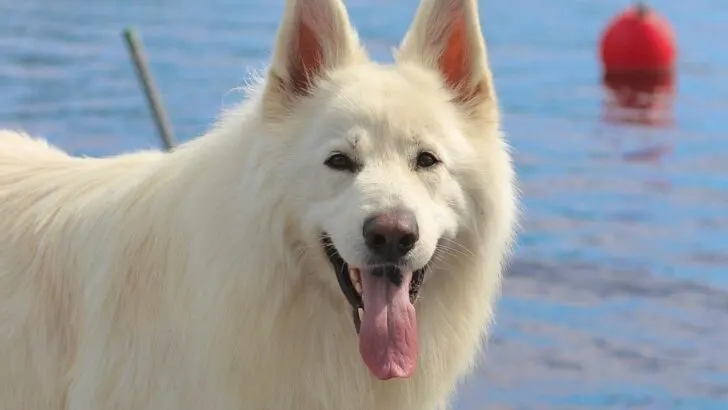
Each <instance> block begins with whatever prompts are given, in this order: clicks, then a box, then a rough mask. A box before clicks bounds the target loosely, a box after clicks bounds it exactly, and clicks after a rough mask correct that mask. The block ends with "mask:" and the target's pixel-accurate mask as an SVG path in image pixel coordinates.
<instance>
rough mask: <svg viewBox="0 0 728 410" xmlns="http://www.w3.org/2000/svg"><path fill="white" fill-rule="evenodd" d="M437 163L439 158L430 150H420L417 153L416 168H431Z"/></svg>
mask: <svg viewBox="0 0 728 410" xmlns="http://www.w3.org/2000/svg"><path fill="white" fill-rule="evenodd" d="M439 163H440V160H439V159H437V157H436V156H435V155H434V154H433V153H431V152H427V151H425V152H420V153H419V154H418V155H417V168H420V169H424V168H432V167H434V166H435V165H437V164H439Z"/></svg>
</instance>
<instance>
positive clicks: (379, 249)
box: [362, 209, 420, 263]
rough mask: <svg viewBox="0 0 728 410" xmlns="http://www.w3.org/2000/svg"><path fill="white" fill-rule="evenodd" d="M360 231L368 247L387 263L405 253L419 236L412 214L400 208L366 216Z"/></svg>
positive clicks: (413, 245) (392, 261) (395, 260)
mask: <svg viewBox="0 0 728 410" xmlns="http://www.w3.org/2000/svg"><path fill="white" fill-rule="evenodd" d="M362 233H363V235H364V241H365V242H366V244H367V246H368V247H369V249H370V250H371V251H372V252H373V253H374V254H375V255H376V256H377V257H379V258H381V259H382V261H383V262H388V263H395V262H397V261H398V260H399V259H400V258H402V257H403V256H405V255H407V253H408V252H409V251H411V250H412V248H414V247H415V244H416V243H417V240H418V239H419V238H420V234H419V229H418V228H417V219H415V216H414V214H413V213H412V212H409V211H405V210H402V209H396V210H392V211H389V212H384V213H381V214H377V215H373V216H371V217H369V218H367V220H365V221H364V228H363V232H362Z"/></svg>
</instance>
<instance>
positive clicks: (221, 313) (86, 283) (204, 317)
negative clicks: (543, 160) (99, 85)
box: [0, 0, 517, 410]
mask: <svg viewBox="0 0 728 410" xmlns="http://www.w3.org/2000/svg"><path fill="white" fill-rule="evenodd" d="M476 10H477V8H476V4H475V0H425V1H424V2H423V4H422V5H421V7H420V9H419V11H418V14H417V17H416V18H415V22H414V23H413V27H412V29H411V30H410V32H409V34H408V35H407V37H406V39H405V41H404V42H403V44H402V46H401V47H400V50H399V52H398V54H397V57H396V63H395V64H393V65H390V66H382V65H377V64H375V63H372V62H370V61H369V60H368V59H367V57H366V54H365V52H364V50H363V49H362V48H361V46H359V43H358V40H357V37H356V34H355V33H354V31H353V30H352V29H351V27H350V26H349V23H348V18H347V15H346V12H345V10H344V7H343V4H341V2H340V0H298V1H289V2H288V4H287V7H286V11H285V15H284V19H283V23H282V26H281V30H280V32H279V36H278V42H277V44H276V49H275V50H276V51H275V53H274V57H273V61H272V63H271V68H270V70H269V73H268V76H267V78H266V79H265V81H264V83H263V85H262V87H260V88H258V89H257V91H255V92H254V93H253V94H252V95H251V96H250V98H249V100H248V102H246V103H244V104H243V106H242V107H240V108H239V109H236V110H234V111H232V112H229V113H226V115H224V118H223V119H222V120H221V121H220V122H219V123H218V124H217V125H216V126H215V127H214V128H213V129H212V130H211V131H209V132H208V133H207V135H204V136H202V137H200V138H198V139H196V140H194V141H191V142H189V143H187V144H184V145H182V146H180V147H179V148H178V149H175V150H174V151H173V152H171V153H166V154H165V153H160V152H139V153H131V154H127V155H120V156H116V157H110V158H97V159H90V158H73V157H70V156H67V155H66V154H64V153H63V152H61V151H59V150H56V149H54V148H52V147H50V146H48V145H47V144H46V143H44V142H42V141H38V140H34V139H31V137H29V136H26V135H24V134H21V133H14V132H11V131H0V408H1V409H8V410H55V409H70V410H100V409H105V410H122V409H123V410H144V409H154V410H193V409H194V410H199V409H216V410H240V409H271V410H280V409H301V410H309V409H310V410H313V409H316V410H321V409H331V410H342V409H347V410H360V409H361V410H372V409H393V410H394V409H396V410H430V409H436V408H445V407H446V406H447V403H448V401H449V399H450V397H451V396H452V394H453V392H454V390H455V387H456V384H457V382H458V381H459V380H460V379H461V377H462V376H464V375H466V374H467V373H468V372H469V370H470V369H471V368H472V367H473V365H474V363H475V359H476V358H477V356H478V354H479V350H480V347H481V344H482V342H483V339H484V336H485V334H486V329H487V327H488V324H489V323H490V322H491V320H492V317H493V307H494V302H495V300H496V298H497V295H498V290H499V287H500V280H501V270H502V267H503V265H504V263H505V259H506V256H507V253H508V250H509V248H510V245H511V242H512V239H513V238H512V237H513V229H514V224H515V219H516V204H517V202H516V199H515V188H514V181H513V178H514V176H513V171H512V167H511V162H510V157H509V154H508V152H507V149H506V144H505V142H504V141H503V139H502V136H501V134H500V132H499V130H498V127H499V118H498V108H497V102H496V99H495V91H494V88H493V84H492V79H491V75H490V71H489V68H488V62H487V57H486V53H485V48H484V43H483V40H482V38H481V34H480V25H479V22H478V16H477V12H476ZM452 16H460V17H462V18H463V19H464V20H460V21H461V22H462V21H465V23H466V25H467V39H468V41H469V42H468V43H467V44H468V45H469V47H467V48H466V49H465V54H464V58H465V59H464V60H463V64H466V65H467V66H466V67H465V68H466V69H467V70H466V71H463V72H465V73H466V74H465V75H464V76H461V77H457V79H458V80H462V81H460V82H459V83H458V86H457V87H456V86H454V85H453V84H450V85H448V83H447V82H446V81H443V78H444V74H442V73H443V72H445V71H446V70H445V68H447V67H445V68H443V67H441V66H439V65H438V56H439V55H440V54H442V53H443V52H444V51H443V50H444V49H446V48H447V47H449V45H448V44H443V42H442V40H441V39H442V38H443V35H442V34H443V33H444V32H447V30H448V29H449V26H450V25H451V24H455V23H454V22H455V21H456V20H455V19H454V18H453V17H452ZM302 24H303V25H306V24H307V25H308V26H307V27H309V28H313V30H314V32H315V34H316V38H317V39H318V40H317V41H318V43H317V44H318V46H320V50H319V51H321V58H320V59H319V60H316V61H315V66H312V67H308V68H310V69H311V70H310V72H309V73H308V76H303V77H301V78H304V79H306V81H304V83H303V86H302V87H303V89H304V91H305V93H304V94H306V95H300V94H297V93H296V92H292V90H293V88H292V86H291V79H292V78H293V75H294V74H296V73H295V70H296V69H300V66H296V65H295V64H292V63H291V61H295V59H296V58H301V55H300V54H297V53H298V51H297V48H296V47H295V46H292V44H294V43H295V42H294V40H293V39H294V38H296V36H297V35H299V34H300V33H299V32H297V31H296V30H299V29H300V27H302V26H301V25H302ZM445 51H447V50H445ZM297 67H298V68H297ZM450 68H452V67H450ZM456 68H457V67H456ZM451 72H460V71H457V70H456V71H451ZM298 74H301V73H300V72H299V73H298ZM460 86H462V87H464V88H458V87H460ZM473 87H476V88H473ZM478 87H479V88H478ZM468 90H470V91H472V90H476V91H477V93H475V94H468V92H469V91H468ZM458 96H461V97H462V96H464V97H463V98H461V99H460V100H457V98H458ZM473 96H474V97H473ZM454 100H457V101H460V102H457V101H455V102H453V101H454ZM347 141H348V142H347ZM352 145H356V147H355V148H354V147H352ZM418 147H420V148H425V149H428V150H432V151H433V152H435V153H436V154H437V155H438V156H439V157H440V159H441V160H442V161H443V164H441V165H440V166H438V167H436V168H435V169H433V170H426V171H415V170H413V169H412V167H411V163H412V161H413V158H414V157H415V156H416V154H417V149H418ZM332 150H341V151H345V152H347V153H348V154H350V155H352V156H356V157H357V159H358V160H360V161H361V163H362V164H363V168H362V169H361V171H360V172H359V173H358V174H351V173H346V172H340V171H339V172H337V171H333V170H331V169H328V168H327V167H326V166H324V165H323V162H324V161H325V159H326V156H327V155H328V154H329V153H330V152H331V151H332ZM389 206H403V207H407V208H409V209H410V210H412V212H414V213H415V215H416V216H417V218H418V223H419V226H420V234H421V239H420V241H419V242H418V245H417V247H416V249H415V250H414V251H413V252H412V257H411V258H410V259H409V263H410V264H411V266H412V267H413V268H418V267H421V266H422V265H424V264H425V263H426V262H427V260H428V259H429V258H430V257H432V256H433V253H434V252H435V245H436V243H437V240H438V238H440V237H442V238H444V239H442V241H443V242H442V244H443V245H442V248H441V250H440V251H438V253H436V254H434V259H433V261H432V262H431V269H430V272H429V273H428V274H427V278H426V281H425V284H424V286H423V289H422V293H421V298H420V300H419V301H418V302H417V305H416V306H417V315H418V323H419V326H418V327H419V335H420V357H419V364H418V368H417V371H416V373H415V375H414V376H413V377H412V378H410V379H395V380H390V381H379V380H377V379H375V378H374V377H372V376H371V374H370V373H369V371H368V369H367V368H366V366H365V365H364V364H363V362H362V359H361V357H360V355H359V352H358V338H357V335H356V333H355V332H354V328H353V325H352V321H351V312H350V308H349V307H348V304H347V303H346V301H345V299H344V297H343V296H342V293H341V291H340V289H339V288H338V286H337V284H336V280H335V275H334V272H333V270H332V268H331V266H330V264H329V262H328V260H327V259H326V258H325V257H324V254H323V252H322V249H321V246H320V244H319V240H318V237H317V236H318V234H319V233H320V232H321V231H324V230H325V231H327V232H329V233H330V234H331V236H332V238H333V240H334V243H335V245H336V246H337V248H339V250H340V252H341V254H342V256H343V257H344V258H345V259H347V260H348V261H350V262H352V263H355V264H356V263H358V262H360V261H361V260H362V258H363V253H364V252H365V251H364V248H363V245H362V238H361V225H362V221H363V218H365V217H366V216H367V215H369V214H370V213H371V212H376V211H380V210H384V209H386V208H387V207H389Z"/></svg>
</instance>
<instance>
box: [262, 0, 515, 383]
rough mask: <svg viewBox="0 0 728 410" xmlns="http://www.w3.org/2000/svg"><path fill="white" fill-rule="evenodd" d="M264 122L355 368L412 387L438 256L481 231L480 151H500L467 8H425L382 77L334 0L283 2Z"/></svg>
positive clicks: (429, 1) (436, 3)
mask: <svg viewBox="0 0 728 410" xmlns="http://www.w3.org/2000/svg"><path fill="white" fill-rule="evenodd" d="M262 109H263V115H264V116H265V117H266V118H267V121H268V123H269V124H271V127H277V129H276V133H278V134H283V135H286V136H288V137H289V138H290V139H287V140H286V142H285V144H286V150H285V151H286V152H288V155H290V157H289V158H285V159H284V162H285V163H286V164H287V165H286V166H285V169H286V171H285V172H288V173H289V174H290V175H286V174H285V173H284V172H282V173H281V178H286V179H288V180H289V181H296V185H294V186H290V187H289V188H290V192H289V194H290V198H291V202H292V203H294V204H295V206H294V208H295V212H296V213H297V215H296V218H297V219H298V220H299V221H300V222H301V226H302V227H303V230H304V231H305V232H306V235H308V236H309V242H310V243H309V244H308V246H307V248H308V249H311V248H316V249H318V250H319V251H320V252H321V254H322V255H325V257H326V258H327V259H328V260H329V262H330V267H331V269H328V268H327V269H324V271H322V272H320V274H321V275H325V276H326V277H327V278H329V279H330V280H331V281H332V283H334V284H335V283H337V282H338V286H337V288H338V289H336V291H337V292H340V293H341V294H343V296H344V297H345V298H346V299H347V300H348V301H349V303H350V304H351V307H352V310H353V321H354V323H355V326H356V330H357V332H359V334H360V350H361V354H362V358H363V359H364V361H365V363H366V364H367V365H368V366H369V368H370V370H371V371H372V373H373V374H374V375H375V376H377V377H379V378H381V379H388V378H391V377H406V376H409V375H411V374H412V372H413V371H414V368H415V364H416V359H417V349H418V343H417V328H416V315H415V307H414V305H415V301H416V300H417V296H418V292H419V291H420V288H421V286H423V281H424V279H425V276H426V275H428V271H434V270H435V269H433V266H435V265H437V260H438V253H439V252H440V249H441V247H442V246H443V243H446V242H447V241H448V240H454V239H455V238H456V237H457V235H458V234H459V232H461V231H463V230H469V229H473V228H474V227H473V226H472V224H473V223H480V222H481V221H482V219H483V218H484V216H483V213H484V211H483V207H482V204H477V203H476V202H477V201H478V199H479V198H480V197H481V194H480V193H482V191H483V190H484V189H487V187H481V186H474V181H478V180H479V179H478V178H477V177H476V176H474V174H473V172H474V171H473V170H474V169H477V170H478V171H477V172H481V173H483V172H484V171H483V170H485V173H488V171H489V166H490V165H488V164H482V163H479V161H486V162H487V161H488V158H483V157H482V149H481V148H478V147H482V146H483V145H484V144H485V143H484V142H483V141H486V140H491V142H490V143H488V146H491V147H493V150H502V149H503V148H502V146H501V144H500V143H499V142H498V141H499V137H498V132H497V123H498V117H497V109H496V102H495V95H494V90H493V84H492V81H491V75H490V71H489V68H488V63H487V57H486V52H485V46H484V41H483V38H482V34H481V29H480V24H479V20H478V14H477V4H476V1H475V0H424V1H423V3H422V5H421V6H420V8H419V9H418V11H417V15H416V17H415V20H414V22H413V25H412V27H411V29H410V30H409V32H408V34H407V35H406V37H405V39H404V41H403V42H402V44H401V46H400V48H399V50H398V51H397V53H396V56H395V63H394V64H392V65H378V64H375V63H373V62H370V61H369V60H368V58H367V56H366V53H365V52H364V50H363V48H362V47H361V46H360V44H359V41H358V38H357V35H356V34H355V32H354V31H353V29H352V28H351V26H350V24H349V20H348V17H347V14H346V11H345V9H344V6H343V4H342V3H341V1H340V0H297V1H295V0H292V1H288V3H287V6H286V10H285V14H284V18H283V23H282V26H281V28H280V30H279V33H278V40H277V46H276V49H275V54H274V57H273V61H272V65H271V68H270V70H269V72H268V76H267V82H266V86H265V91H264V95H263V98H262ZM488 155H491V154H490V153H489V154H488ZM493 155H494V156H495V157H497V156H498V154H493ZM317 274H318V273H317ZM433 274H434V272H433ZM424 287H425V288H426V285H425V286H424Z"/></svg>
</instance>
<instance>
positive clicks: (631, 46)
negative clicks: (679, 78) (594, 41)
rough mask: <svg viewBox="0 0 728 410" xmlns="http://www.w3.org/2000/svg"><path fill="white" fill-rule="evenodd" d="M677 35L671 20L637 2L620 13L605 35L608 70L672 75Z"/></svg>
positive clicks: (602, 51)
mask: <svg viewBox="0 0 728 410" xmlns="http://www.w3.org/2000/svg"><path fill="white" fill-rule="evenodd" d="M675 48H676V47H675V36H674V35H673V31H672V28H671V27H670V25H669V24H668V22H667V21H666V20H665V19H663V18H662V17H661V16H659V15H658V14H657V13H656V12H654V11H653V10H652V9H650V8H648V7H647V6H646V5H644V4H642V3H637V4H636V5H634V6H631V7H629V8H627V9H626V10H624V11H623V12H622V13H620V14H619V15H617V16H616V17H615V18H614V19H613V20H612V21H611V22H610V23H609V24H608V25H607V28H606V30H605V31H604V34H603V36H602V39H601V44H600V54H601V62H602V68H603V70H604V74H605V75H607V76H609V75H621V74H642V75H650V74H657V75H664V74H668V75H671V74H672V73H673V71H674V66H675V54H676V50H675Z"/></svg>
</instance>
